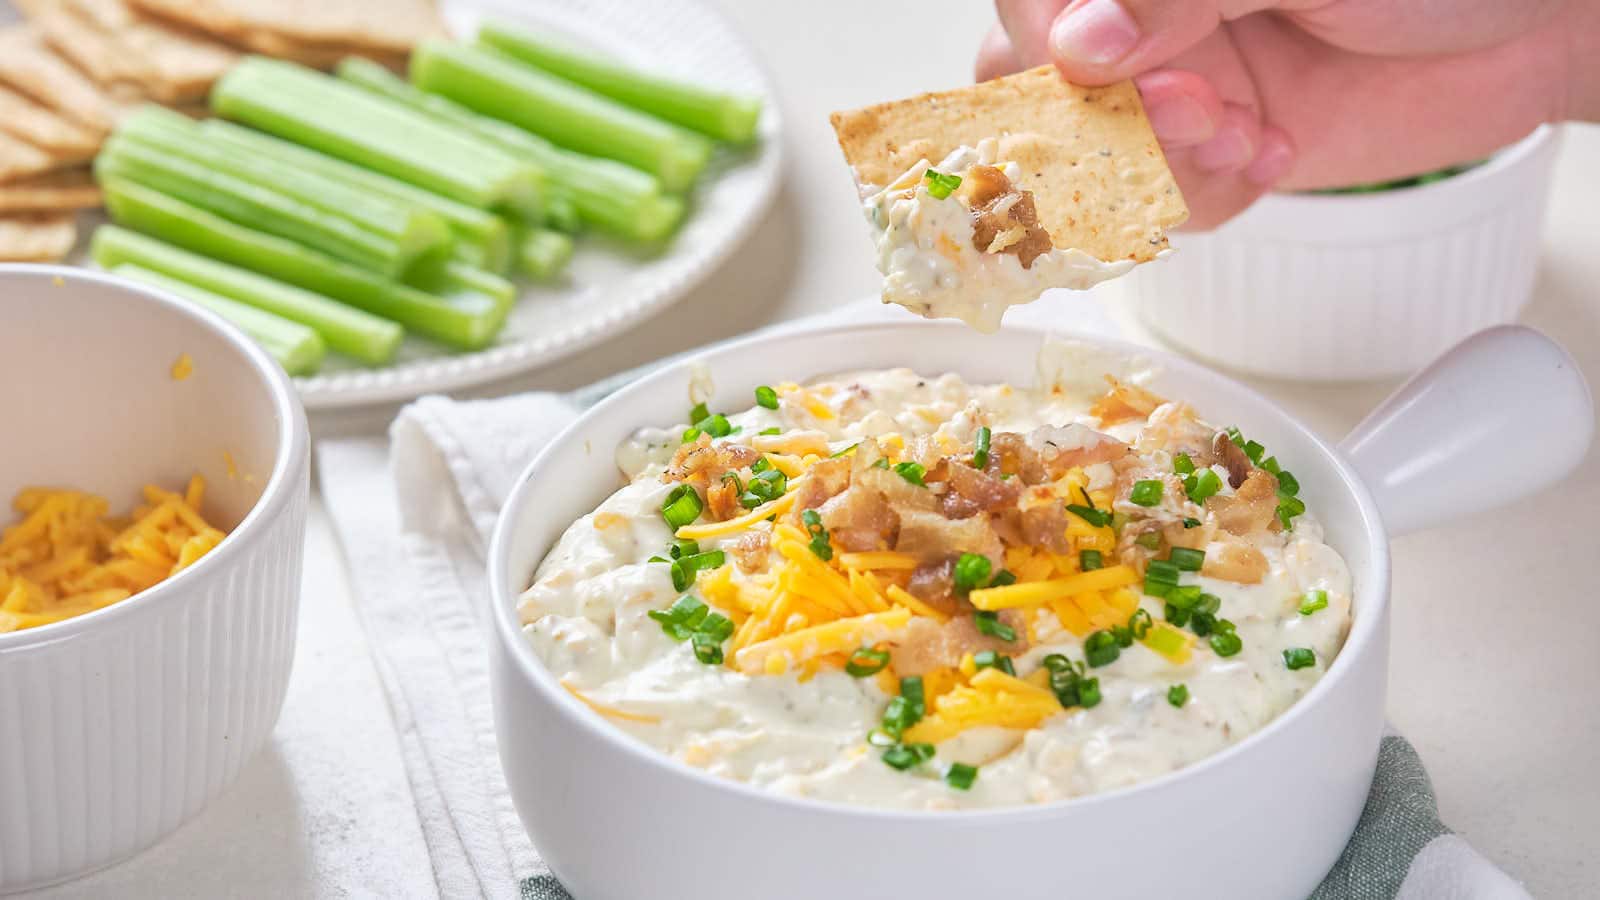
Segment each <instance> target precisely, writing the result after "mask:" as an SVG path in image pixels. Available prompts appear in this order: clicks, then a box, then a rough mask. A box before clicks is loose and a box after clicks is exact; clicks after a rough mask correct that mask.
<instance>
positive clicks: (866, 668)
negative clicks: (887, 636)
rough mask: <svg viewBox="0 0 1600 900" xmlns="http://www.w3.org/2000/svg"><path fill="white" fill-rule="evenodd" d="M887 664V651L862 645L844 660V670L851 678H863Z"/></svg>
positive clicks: (874, 673) (880, 669) (877, 671)
mask: <svg viewBox="0 0 1600 900" xmlns="http://www.w3.org/2000/svg"><path fill="white" fill-rule="evenodd" d="M888 664H889V651H887V650H875V649H873V648H871V647H862V648H860V649H858V650H856V652H854V653H852V654H850V658H849V659H847V660H845V663H844V670H845V673H846V674H848V675H850V676H851V677H852V678H865V677H867V676H868V675H876V674H878V673H879V672H881V671H883V667H884V666H887V665H888Z"/></svg>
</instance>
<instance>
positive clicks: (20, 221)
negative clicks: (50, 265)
mask: <svg viewBox="0 0 1600 900" xmlns="http://www.w3.org/2000/svg"><path fill="white" fill-rule="evenodd" d="M77 241H78V227H77V225H76V224H74V222H73V216H72V213H41V214H34V215H22V216H3V217H0V262H59V261H61V260H62V259H65V258H66V255H67V254H68V253H71V252H72V245H73V244H75V243H77Z"/></svg>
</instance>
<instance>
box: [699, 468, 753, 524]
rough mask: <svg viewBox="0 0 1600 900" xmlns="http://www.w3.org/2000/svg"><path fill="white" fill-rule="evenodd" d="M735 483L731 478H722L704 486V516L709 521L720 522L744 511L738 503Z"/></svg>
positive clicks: (737, 491) (737, 490)
mask: <svg viewBox="0 0 1600 900" xmlns="http://www.w3.org/2000/svg"><path fill="white" fill-rule="evenodd" d="M735 477H737V476H735ZM737 484H738V483H737V482H736V481H734V479H733V478H723V479H722V480H720V481H718V482H717V483H716V484H713V485H711V486H710V487H708V488H706V518H707V519H708V520H709V521H712V522H721V521H724V520H726V519H731V518H733V517H734V516H737V515H739V514H741V513H743V512H744V507H742V506H740V505H739V488H738V487H737Z"/></svg>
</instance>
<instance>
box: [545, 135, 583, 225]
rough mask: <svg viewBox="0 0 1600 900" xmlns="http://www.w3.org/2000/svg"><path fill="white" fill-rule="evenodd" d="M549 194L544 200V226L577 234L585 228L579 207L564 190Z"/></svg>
mask: <svg viewBox="0 0 1600 900" xmlns="http://www.w3.org/2000/svg"><path fill="white" fill-rule="evenodd" d="M552 149H554V148H552ZM548 193H549V196H547V197H545V198H544V224H546V225H548V226H550V227H551V228H554V229H556V230H557V231H565V232H566V233H567V234H576V233H577V232H578V229H579V228H582V227H583V220H582V219H581V218H579V216H578V205H577V204H576V203H574V202H573V200H572V197H571V195H570V194H568V193H567V191H566V190H564V189H563V190H561V192H560V193H557V192H556V191H553V190H552V191H549V192H548Z"/></svg>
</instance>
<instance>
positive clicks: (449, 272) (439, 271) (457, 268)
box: [405, 259, 517, 306]
mask: <svg viewBox="0 0 1600 900" xmlns="http://www.w3.org/2000/svg"><path fill="white" fill-rule="evenodd" d="M405 282H406V284H409V285H411V286H412V287H414V288H419V289H421V290H424V291H427V292H428V293H430V294H441V295H447V294H456V293H478V294H483V295H484V296H486V297H493V298H494V299H495V300H496V301H498V302H500V303H503V304H505V305H506V306H510V305H511V304H512V303H514V302H515V301H516V299H517V286H516V285H514V284H512V283H511V282H510V281H507V280H506V279H504V278H502V277H500V276H499V275H496V274H495V273H493V272H490V271H489V270H487V269H483V268H480V267H478V266H474V265H469V264H468V263H465V262H463V261H461V260H456V259H451V260H445V261H444V262H442V263H440V264H438V265H432V266H419V267H418V268H417V269H416V270H415V271H413V272H411V273H410V274H408V275H407V276H406V279H405Z"/></svg>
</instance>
